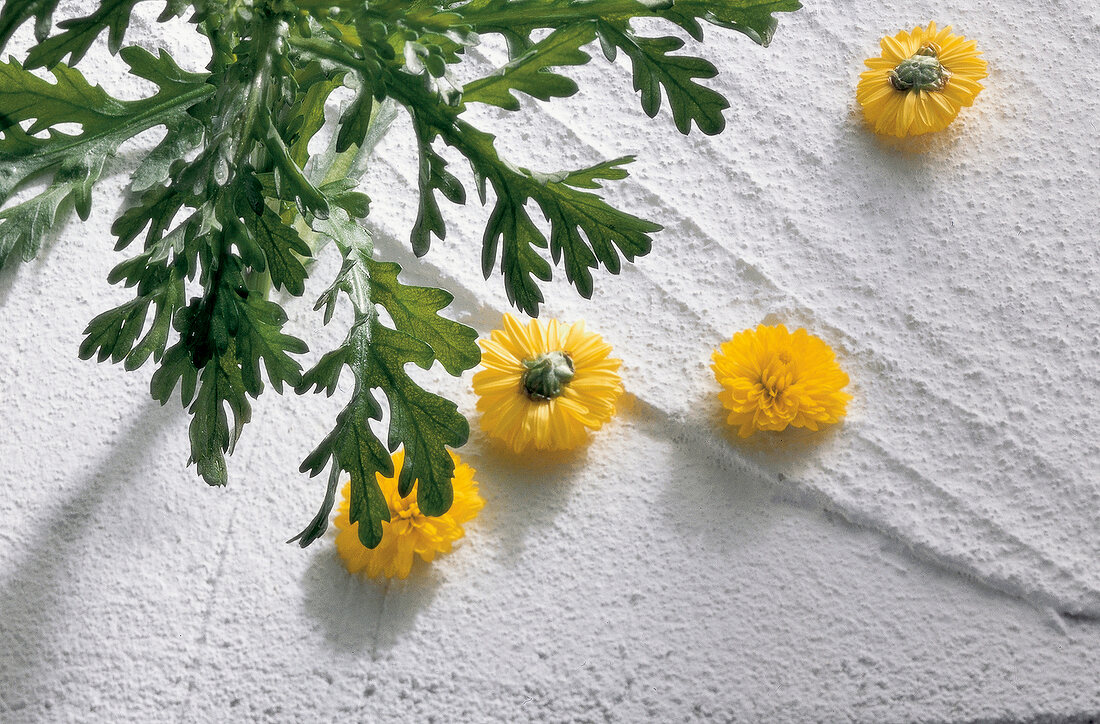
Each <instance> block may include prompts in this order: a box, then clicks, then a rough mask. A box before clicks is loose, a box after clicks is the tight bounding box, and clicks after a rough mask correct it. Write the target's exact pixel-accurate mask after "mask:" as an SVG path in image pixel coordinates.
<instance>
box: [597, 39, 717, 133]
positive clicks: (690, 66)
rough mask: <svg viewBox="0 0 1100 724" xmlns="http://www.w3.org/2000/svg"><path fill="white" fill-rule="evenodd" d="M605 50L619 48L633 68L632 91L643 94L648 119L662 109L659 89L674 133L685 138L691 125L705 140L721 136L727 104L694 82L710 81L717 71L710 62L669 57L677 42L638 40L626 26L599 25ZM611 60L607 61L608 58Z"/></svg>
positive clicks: (712, 92)
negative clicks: (663, 95)
mask: <svg viewBox="0 0 1100 724" xmlns="http://www.w3.org/2000/svg"><path fill="white" fill-rule="evenodd" d="M599 34H600V40H601V41H602V42H603V44H604V47H605V48H621V49H622V50H623V52H625V53H626V54H627V57H629V58H630V60H631V62H632V63H633V67H634V90H636V91H641V93H642V110H643V111H645V112H646V115H648V116H649V117H650V118H653V117H654V116H656V115H657V112H658V111H659V110H660V109H661V89H662V88H663V89H664V92H665V95H666V96H667V97H668V105H669V108H671V110H672V119H673V121H674V122H675V123H676V130H678V131H679V132H680V133H683V134H684V135H687V134H688V133H689V132H690V130H691V124H692V123H693V122H694V123H695V125H696V126H698V128H699V130H700V131H702V132H703V133H705V134H707V135H708V136H713V135H716V134H718V133H721V132H722V129H724V128H725V127H726V119H725V118H723V116H722V111H724V110H725V109H727V108H729V101H727V100H726V99H725V98H723V97H722V96H721V95H720V94H719V93H717V92H716V91H713V90H711V89H710V88H707V87H705V86H702V85H699V84H698V83H696V82H695V79H697V78H704V79H705V78H713V77H714V76H716V75H718V69H717V68H715V67H714V66H713V65H712V64H711V63H710V62H709V61H706V60H703V59H702V58H693V57H691V56H687V55H669V53H671V52H672V51H674V50H679V49H680V48H682V47H683V46H684V41H682V40H680V39H679V38H672V37H665V38H640V37H638V36H636V35H634V33H633V32H631V31H630V29H629V28H628V27H626V26H615V25H613V24H611V23H606V22H601V23H599ZM609 59H610V58H609Z"/></svg>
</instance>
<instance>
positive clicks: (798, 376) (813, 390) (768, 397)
mask: <svg viewBox="0 0 1100 724" xmlns="http://www.w3.org/2000/svg"><path fill="white" fill-rule="evenodd" d="M713 359H714V364H713V365H711V369H713V370H714V376H715V378H717V380H718V382H719V383H720V384H721V385H722V388H723V389H722V392H721V393H719V395H718V398H719V399H720V400H721V401H722V405H723V406H724V407H725V408H726V409H727V410H729V411H730V413H729V417H728V418H727V421H728V422H729V424H731V425H736V426H737V427H738V431H737V434H738V435H740V436H741V437H748V436H749V435H751V434H752V433H754V432H755V431H757V430H785V429H786V428H787V426H788V425H791V426H794V427H806V428H809V429H811V430H817V429H818V427H819V426H820V425H823V424H828V423H833V422H836V421H837V420H839V419H840V418H842V417H844V411H845V407H846V405H847V403H848V400H850V399H851V398H852V396H851V395H849V394H847V393H845V392H841V389H843V388H844V387H845V386H846V385H847V384H848V375H847V374H845V373H844V371H843V370H841V369H840V366H839V365H838V364H837V363H836V359H835V358H834V356H833V350H832V349H830V348H829V345H827V344H825V343H824V342H823V341H821V340H820V339H819V338H817V337H815V336H813V335H811V334H809V333H808V332H806V330H804V329H798V330H796V331H795V332H794V334H791V333H790V332H788V331H787V328H786V327H784V326H783V325H782V324H780V325H778V326H776V327H767V326H765V325H763V324H761V325H759V326H757V328H756V329H746V330H745V331H744V332H738V333H737V334H735V335H733V338H732V339H731V340H730V341H728V342H723V343H722V345H721V347H720V348H719V349H717V350H715V352H714V354H713Z"/></svg>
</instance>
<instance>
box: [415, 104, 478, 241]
mask: <svg viewBox="0 0 1100 724" xmlns="http://www.w3.org/2000/svg"><path fill="white" fill-rule="evenodd" d="M413 129H414V130H415V131H416V141H417V143H418V144H419V147H420V170H419V187H420V205H419V207H418V211H417V215H416V222H415V223H414V224H413V228H412V234H411V239H412V248H413V253H415V254H416V255H417V256H423V255H424V254H426V253H428V248H429V246H430V245H431V236H432V235H433V234H434V235H435V236H436V237H437V238H439V239H445V238H446V237H447V226H446V224H445V223H444V221H443V214H442V213H441V212H440V210H439V202H438V201H436V198H435V192H436V191H438V192H439V193H441V194H443V196H444V198H446V199H447V200H448V201H450V202H451V203H454V204H464V203H466V189H464V188H463V187H462V184H461V183H460V182H459V180H458V179H457V178H456V177H455V176H454V175H453V174H452V173H451V172H450V171H448V170H447V161H446V160H445V159H444V158H443V157H442V156H440V155H439V154H438V153H436V152H435V149H433V148H432V139H434V138H435V135H436V134H435V131H434V129H432V128H431V126H430V125H428V124H427V123H425V122H424V121H423V120H421V119H420V118H419V117H418V116H417V115H416V113H415V112H414V114H413Z"/></svg>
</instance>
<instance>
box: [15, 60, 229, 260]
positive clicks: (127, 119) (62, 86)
mask: <svg viewBox="0 0 1100 724" xmlns="http://www.w3.org/2000/svg"><path fill="white" fill-rule="evenodd" d="M123 57H124V59H125V60H126V61H127V62H128V63H130V65H131V69H132V70H133V72H134V73H135V75H139V76H141V77H143V78H147V79H149V80H153V81H154V82H157V83H158V84H159V85H160V88H159V90H158V92H157V93H156V94H155V95H153V96H151V97H149V98H145V99H142V100H137V101H119V100H117V99H115V98H112V97H111V96H109V95H107V94H106V93H105V92H104V91H103V89H102V88H100V87H99V86H93V85H91V84H89V83H88V82H87V81H86V80H85V79H84V76H83V75H82V74H81V73H80V72H79V71H77V70H74V69H72V68H69V67H67V66H64V65H58V66H56V67H54V68H53V70H52V73H53V75H54V78H55V80H56V82H55V83H49V82H47V81H45V80H43V79H41V78H39V77H37V76H35V75H34V74H32V73H30V72H28V71H27V70H25V69H23V67H22V66H20V64H19V63H18V62H16V61H15V60H9V61H8V62H6V63H0V131H2V133H3V135H2V136H0V203H3V202H4V201H6V200H7V199H8V198H9V197H10V196H11V194H12V193H13V192H14V191H15V190H16V189H17V188H18V187H19V186H21V185H22V184H24V183H25V182H27V181H29V180H30V179H32V178H34V177H36V176H38V175H39V174H42V173H44V172H49V171H53V172H54V178H53V182H52V183H51V184H50V185H49V186H48V187H47V190H46V191H45V192H43V193H42V194H41V195H39V196H38V197H34V198H32V199H30V200H28V201H26V202H23V203H22V204H20V205H18V206H15V207H12V208H11V209H7V210H5V211H4V212H3V215H2V216H0V218H4V219H6V220H7V221H5V222H3V226H2V227H0V239H6V240H7V241H6V242H0V249H2V248H3V246H4V245H5V244H6V245H7V246H8V247H9V248H8V251H9V253H10V251H11V250H12V249H14V248H15V247H16V245H18V246H19V248H20V249H21V250H22V252H23V256H24V257H27V258H31V257H33V253H34V252H35V251H36V250H37V248H38V247H39V246H40V244H41V239H42V235H43V234H44V233H45V230H46V229H47V228H49V226H52V225H53V224H55V223H57V221H58V220H59V218H60V212H61V210H62V209H63V208H64V206H63V204H64V202H66V201H69V200H71V201H72V202H73V208H74V209H75V210H76V212H77V214H78V215H79V216H80V217H81V218H87V216H88V214H89V213H90V211H91V199H92V196H91V194H92V189H93V187H94V184H95V183H96V182H97V181H98V179H99V176H100V173H101V172H102V168H103V164H104V161H105V160H106V158H107V157H108V156H110V155H111V154H113V153H114V152H115V150H116V149H117V148H118V147H119V146H120V145H121V144H122V142H123V141H125V140H127V139H128V138H131V137H132V136H134V135H137V134H138V133H140V132H141V131H143V130H145V129H147V128H152V127H153V126H157V125H165V126H167V127H168V134H169V135H172V134H174V133H175V132H176V131H177V130H179V129H180V128H183V129H187V128H190V125H189V121H188V120H185V119H186V118H187V117H186V110H187V108H188V107H189V106H191V105H193V104H195V103H197V102H199V101H200V100H201V99H202V98H204V97H206V96H207V95H209V94H210V93H211V92H212V90H213V89H212V88H211V87H210V86H207V85H206V84H205V83H204V82H203V78H204V76H202V75H198V74H192V73H186V72H185V71H182V70H180V69H179V67H178V66H176V64H175V63H174V62H173V61H172V60H171V58H169V57H168V56H167V54H165V53H163V52H162V53H161V55H160V56H159V57H154V56H152V55H151V54H149V53H148V52H147V51H144V50H141V49H130V48H127V49H126V52H124V56H123ZM27 121H31V123H30V125H29V126H28V127H27V128H26V129H24V128H23V127H22V126H21V125H20V124H22V123H25V122H27ZM61 123H79V124H81V132H80V133H79V134H67V133H62V132H60V131H58V130H56V128H55V126H56V125H58V124H61ZM42 131H48V133H49V135H48V136H47V137H45V138H42V137H39V136H36V135H33V134H37V133H40V132H42ZM4 256H7V255H4V254H0V260H2V258H3V257H4Z"/></svg>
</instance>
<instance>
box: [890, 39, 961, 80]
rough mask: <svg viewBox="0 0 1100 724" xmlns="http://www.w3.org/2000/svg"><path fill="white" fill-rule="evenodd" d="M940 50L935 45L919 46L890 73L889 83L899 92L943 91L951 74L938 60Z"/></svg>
mask: <svg viewBox="0 0 1100 724" xmlns="http://www.w3.org/2000/svg"><path fill="white" fill-rule="evenodd" d="M939 54H940V49H939V47H937V46H936V44H935V43H928V44H926V45H923V46H921V49H920V50H918V51H917V52H916V53H914V54H913V55H912V56H911V57H909V58H906V59H905V60H903V61H901V62H900V63H898V64H897V65H896V66H894V69H893V70H891V71H890V83H891V84H892V85H893V86H894V88H896V89H897V90H899V91H909V90H917V91H920V90H937V91H938V90H943V87H944V86H945V85H947V79H948V78H950V77H951V74H950V73H948V72H947V68H944V67H943V63H941V62H940V60H939Z"/></svg>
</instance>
